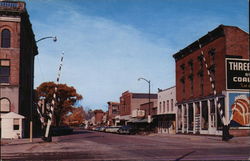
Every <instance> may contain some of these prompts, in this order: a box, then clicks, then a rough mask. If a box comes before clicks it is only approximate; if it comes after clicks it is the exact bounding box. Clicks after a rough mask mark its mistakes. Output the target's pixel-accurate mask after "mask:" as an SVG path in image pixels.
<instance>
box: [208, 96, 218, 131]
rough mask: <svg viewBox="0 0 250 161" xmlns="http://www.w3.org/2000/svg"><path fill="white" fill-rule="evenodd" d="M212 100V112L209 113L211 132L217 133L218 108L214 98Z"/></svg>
mask: <svg viewBox="0 0 250 161" xmlns="http://www.w3.org/2000/svg"><path fill="white" fill-rule="evenodd" d="M209 101H210V102H209V103H210V110H209V111H210V114H209V134H216V122H217V121H216V111H217V110H216V108H215V102H214V100H209Z"/></svg>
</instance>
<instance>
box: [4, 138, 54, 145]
mask: <svg viewBox="0 0 250 161" xmlns="http://www.w3.org/2000/svg"><path fill="white" fill-rule="evenodd" d="M57 140H58V139H57V137H53V141H57ZM0 143H1V146H4V145H13V144H16V145H19V144H35V143H44V141H43V140H42V139H41V138H33V139H32V142H30V138H22V139H1V141H0Z"/></svg>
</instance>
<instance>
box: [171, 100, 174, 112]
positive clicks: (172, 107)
mask: <svg viewBox="0 0 250 161" xmlns="http://www.w3.org/2000/svg"><path fill="white" fill-rule="evenodd" d="M171 111H174V100H173V99H171Z"/></svg>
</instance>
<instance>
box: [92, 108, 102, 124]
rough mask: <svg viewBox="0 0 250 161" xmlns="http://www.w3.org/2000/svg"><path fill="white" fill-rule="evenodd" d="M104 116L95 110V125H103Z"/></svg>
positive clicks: (100, 111)
mask: <svg viewBox="0 0 250 161" xmlns="http://www.w3.org/2000/svg"><path fill="white" fill-rule="evenodd" d="M104 114H105V113H104V112H103V111H102V110H95V111H94V118H95V125H102V124H103V116H104Z"/></svg>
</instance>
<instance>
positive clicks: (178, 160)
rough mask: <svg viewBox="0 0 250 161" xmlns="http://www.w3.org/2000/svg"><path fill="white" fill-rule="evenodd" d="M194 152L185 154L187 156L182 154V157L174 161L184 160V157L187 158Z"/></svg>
mask: <svg viewBox="0 0 250 161" xmlns="http://www.w3.org/2000/svg"><path fill="white" fill-rule="evenodd" d="M194 152H195V151H191V152H189V153H187V154H184V155H183V156H181V157H179V158H177V159H176V160H175V161H180V160H181V159H183V158H185V157H186V156H188V155H190V154H192V153H194Z"/></svg>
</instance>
